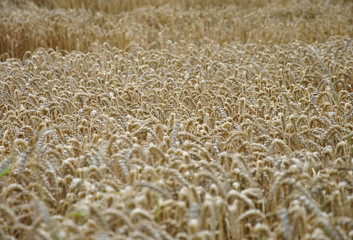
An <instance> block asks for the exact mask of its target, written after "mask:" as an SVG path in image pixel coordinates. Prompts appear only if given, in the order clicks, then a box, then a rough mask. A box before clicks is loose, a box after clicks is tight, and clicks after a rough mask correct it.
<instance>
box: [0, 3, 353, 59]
mask: <svg viewBox="0 0 353 240" xmlns="http://www.w3.org/2000/svg"><path fill="white" fill-rule="evenodd" d="M352 11H353V10H352V3H351V1H344V0H331V1H316V0H312V1H309V0H302V1H294V0H288V1H283V0H271V1H264V0H251V1H245V0H219V1H216V0H205V1H201V0H194V1H186V0H183V1H167V0H135V1H130V0H119V1H116V0H108V1H98V0H68V1H64V0H62V1H61V0H47V1H45V0H33V1H25V0H4V1H2V2H1V3H0V12H1V14H0V24H1V25H0V31H1V32H0V37H1V38H0V53H1V54H2V59H4V58H6V57H18V58H21V57H22V56H23V55H24V54H25V52H26V51H33V50H35V49H36V48H38V47H44V48H53V49H56V48H58V49H60V50H67V51H71V50H78V51H84V52H87V51H92V50H93V49H94V48H95V44H102V43H104V42H107V43H109V45H110V46H115V47H118V48H119V49H123V50H128V49H129V47H131V46H132V45H137V46H139V47H142V48H143V49H161V48H163V47H165V46H166V44H167V43H168V41H172V42H179V41H185V42H186V43H192V44H194V45H195V46H201V45H202V44H205V43H209V42H210V41H214V42H215V43H218V44H223V43H230V44H231V43H233V44H234V43H242V44H244V43H261V44H267V43H271V44H285V43H290V42H293V41H295V40H299V41H303V42H306V43H312V42H315V41H317V42H325V41H326V40H327V39H328V38H329V37H331V36H336V35H341V36H343V35H347V36H351V35H352V33H353V19H352Z"/></svg>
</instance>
